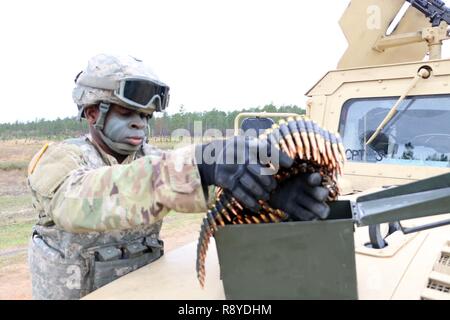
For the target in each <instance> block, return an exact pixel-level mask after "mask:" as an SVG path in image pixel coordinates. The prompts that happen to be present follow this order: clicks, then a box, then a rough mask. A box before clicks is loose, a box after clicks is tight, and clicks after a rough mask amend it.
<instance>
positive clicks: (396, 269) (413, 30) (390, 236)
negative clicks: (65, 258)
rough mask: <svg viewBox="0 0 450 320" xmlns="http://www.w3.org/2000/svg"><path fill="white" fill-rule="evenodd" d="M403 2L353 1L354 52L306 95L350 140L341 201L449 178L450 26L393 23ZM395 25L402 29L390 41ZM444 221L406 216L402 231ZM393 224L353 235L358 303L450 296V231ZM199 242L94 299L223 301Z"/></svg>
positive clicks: (315, 111)
mask: <svg viewBox="0 0 450 320" xmlns="http://www.w3.org/2000/svg"><path fill="white" fill-rule="evenodd" d="M404 4H405V1H403V0H390V1H383V0H370V1H368V0H353V1H352V2H351V3H350V5H349V7H348V9H347V11H346V12H345V13H344V15H343V17H342V19H341V21H340V24H341V26H342V28H343V31H344V33H345V35H346V37H347V40H348V41H349V48H348V50H347V51H346V53H345V54H344V56H343V57H342V59H341V61H340V62H339V66H338V68H339V69H338V70H335V71H330V72H328V73H327V74H326V75H325V76H324V77H323V78H322V79H321V80H320V81H319V82H318V83H317V84H316V85H315V86H314V87H313V88H312V89H311V90H310V91H309V92H308V93H307V95H308V96H309V97H310V100H309V102H308V106H307V114H308V115H309V116H310V117H311V118H312V119H313V120H315V121H316V122H318V124H319V125H321V126H323V127H325V128H327V129H329V130H331V131H336V132H339V133H340V134H341V136H342V138H343V142H344V145H345V148H346V156H347V162H346V164H345V169H344V176H343V178H342V179H341V187H342V190H343V193H344V195H342V197H341V198H342V199H350V200H354V199H356V198H357V197H360V196H361V195H362V194H370V193H372V192H374V191H377V190H380V189H383V188H385V189H386V188H390V187H394V186H399V185H404V184H406V183H409V182H412V181H416V180H421V179H425V178H429V177H433V176H437V175H440V174H444V173H448V172H450V125H449V124H450V60H448V59H441V49H442V41H443V40H446V39H447V38H448V34H447V33H448V32H447V28H448V26H447V24H446V23H445V22H442V23H441V24H440V25H439V26H434V27H433V26H432V25H431V23H430V22H429V20H428V19H427V18H426V17H425V16H424V15H423V14H422V13H421V12H419V11H418V10H416V9H415V8H413V7H409V8H408V9H407V10H406V12H405V13H404V15H403V16H401V14H400V16H399V17H400V18H401V19H398V18H397V19H395V17H396V16H398V15H399V12H400V10H401V8H402V6H403V5H404ZM392 21H394V22H392ZM392 23H394V24H397V23H398V25H397V27H396V28H393V29H394V31H393V32H392V33H391V34H390V35H387V30H388V29H389V27H390V25H391V24H392ZM391 29H392V26H391ZM427 54H428V57H427ZM449 209H450V208H449ZM449 211H450V210H449ZM445 219H450V217H449V216H447V215H444V216H438V217H431V218H430V217H428V218H421V219H415V220H408V221H405V222H402V227H403V228H407V227H414V226H422V225H426V224H430V223H433V222H436V221H442V220H445ZM390 226H391V227H392V225H390ZM388 228H389V226H388V225H387V224H386V225H381V226H379V227H378V229H375V228H374V229H372V232H376V233H377V235H378V236H381V240H382V245H381V248H380V246H379V247H378V248H376V247H377V246H376V245H374V244H373V239H374V234H373V233H372V236H371V237H370V236H369V234H370V233H369V230H368V229H369V228H368V227H363V228H356V229H355V252H356V271H357V272H356V273H357V289H358V290H357V291H358V298H359V299H450V226H443V227H440V228H434V229H430V230H424V231H420V232H417V233H411V234H406V235H405V234H403V233H402V232H400V231H397V232H395V230H396V229H394V230H392V229H391V230H390V231H388V230H387V229H388ZM195 245H196V244H195V243H192V244H190V245H187V246H185V247H183V248H181V249H178V250H175V251H172V252H168V253H167V254H166V255H165V256H164V257H162V258H161V259H160V260H159V261H157V262H155V263H153V264H151V265H149V266H147V267H144V268H142V269H140V270H138V271H136V272H133V273H132V274H130V275H127V276H125V277H123V278H121V279H119V280H117V281H115V282H114V283H111V284H110V285H107V286H106V287H104V288H101V289H99V290H97V291H96V292H94V293H92V294H91V295H89V296H88V297H87V298H88V299H224V298H225V294H224V290H223V283H222V281H221V280H220V267H219V263H218V259H217V255H216V252H215V246H214V245H212V246H211V249H210V252H209V258H208V260H207V279H206V287H205V289H201V288H200V286H199V284H198V282H197V279H196V274H195V260H196V251H195V250H196V246H195ZM323 260H324V263H326V260H327V256H324V257H323ZM238 263H239V261H236V264H238Z"/></svg>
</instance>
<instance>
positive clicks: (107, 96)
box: [72, 54, 159, 118]
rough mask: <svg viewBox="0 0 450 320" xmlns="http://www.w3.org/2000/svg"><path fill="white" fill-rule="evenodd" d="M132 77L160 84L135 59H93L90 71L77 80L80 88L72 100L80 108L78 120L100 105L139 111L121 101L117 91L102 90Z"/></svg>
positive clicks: (152, 74) (149, 70) (127, 57)
mask: <svg viewBox="0 0 450 320" xmlns="http://www.w3.org/2000/svg"><path fill="white" fill-rule="evenodd" d="M129 76H132V77H144V78H149V79H151V80H156V81H159V79H158V77H157V76H156V75H155V74H154V73H153V71H152V70H151V69H150V68H148V67H147V66H146V65H145V64H144V63H143V62H142V61H141V60H138V59H136V58H133V57H131V56H118V55H107V54H99V55H96V56H94V57H92V58H91V59H90V60H89V62H88V65H87V67H86V69H85V70H84V71H82V72H81V73H80V74H79V75H78V76H77V78H76V79H75V83H76V86H75V88H74V89H73V92H72V98H73V101H74V102H75V103H76V104H77V106H78V110H79V114H78V117H79V118H81V117H84V108H85V107H86V106H89V105H95V104H98V103H100V102H109V103H114V104H118V105H120V106H123V107H125V108H129V109H133V110H136V108H135V107H133V106H131V105H128V104H127V103H125V102H123V101H122V100H120V99H119V98H117V97H116V96H115V95H114V91H113V90H106V89H103V88H102V86H101V83H102V82H104V81H107V82H114V81H117V82H118V81H119V80H120V79H122V78H124V77H129ZM97 84H98V85H97Z"/></svg>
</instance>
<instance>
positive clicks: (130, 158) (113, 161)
mask: <svg viewBox="0 0 450 320" xmlns="http://www.w3.org/2000/svg"><path fill="white" fill-rule="evenodd" d="M86 138H87V140H88V141H89V142H90V143H91V144H92V145H93V146H94V147H95V149H97V151H98V153H100V156H101V157H102V159H103V161H104V162H105V163H106V164H107V165H110V166H113V165H117V164H119V162H118V161H117V159H116V158H114V157H113V156H112V155H110V154H108V153H106V152H105V151H104V150H103V149H102V147H100V146H99V145H98V144H97V143H96V142H95V141H94V139H93V138H92V136H91V135H90V134H87V135H86ZM136 155H137V152H133V153H132V154H130V155H129V156H127V157H126V158H125V160H124V161H123V162H122V163H121V164H130V163H131V162H132V161H134V160H135V159H136Z"/></svg>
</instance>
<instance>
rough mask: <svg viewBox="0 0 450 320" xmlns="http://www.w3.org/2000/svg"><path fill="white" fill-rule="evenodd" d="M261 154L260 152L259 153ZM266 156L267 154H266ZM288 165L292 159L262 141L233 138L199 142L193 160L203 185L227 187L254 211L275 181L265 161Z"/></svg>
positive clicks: (274, 185)
mask: <svg viewBox="0 0 450 320" xmlns="http://www.w3.org/2000/svg"><path fill="white" fill-rule="evenodd" d="M261 154H262V155H261ZM266 155H267V157H266ZM271 160H275V161H274V162H275V164H276V165H278V163H279V165H280V166H282V167H285V168H290V167H291V166H292V164H293V160H292V159H291V158H289V157H288V156H287V155H286V154H284V153H283V152H280V151H279V150H278V149H275V148H273V149H272V150H271V148H270V146H269V145H268V144H267V143H266V142H265V141H264V140H263V141H261V140H258V139H254V138H249V137H234V138H230V139H227V140H223V141H214V142H212V143H209V144H205V145H199V146H197V150H196V161H197V166H198V168H199V171H200V176H201V179H202V184H203V186H204V187H205V186H210V185H216V186H219V187H222V188H223V189H226V190H228V191H229V192H230V193H231V195H232V196H233V197H235V198H236V199H237V200H239V201H240V202H241V203H242V204H243V205H244V206H245V207H246V208H248V209H250V210H251V211H254V212H257V211H259V210H260V209H261V206H260V205H259V204H258V201H259V200H264V201H267V200H269V197H270V193H271V192H272V191H273V190H275V188H276V186H277V183H276V181H275V178H274V177H273V174H274V173H275V172H274V170H270V169H269V163H272V162H271Z"/></svg>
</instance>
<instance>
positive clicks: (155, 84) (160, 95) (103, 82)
mask: <svg viewBox="0 0 450 320" xmlns="http://www.w3.org/2000/svg"><path fill="white" fill-rule="evenodd" d="M79 78H80V80H79V81H78V82H77V83H78V84H80V85H83V86H88V87H93V88H98V89H105V90H112V91H113V92H114V96H115V97H117V98H118V99H119V100H121V101H123V102H124V103H125V104H127V105H129V106H131V107H133V108H135V109H137V110H138V111H140V112H145V113H152V112H154V111H157V112H161V111H164V110H165V109H166V108H167V107H168V105H169V90H170V88H169V87H168V86H167V85H165V84H164V83H162V82H160V81H158V80H155V79H150V78H146V77H136V76H130V77H124V78H122V79H120V80H111V79H105V78H96V77H90V76H86V75H84V76H83V75H82V76H81V77H79Z"/></svg>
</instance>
